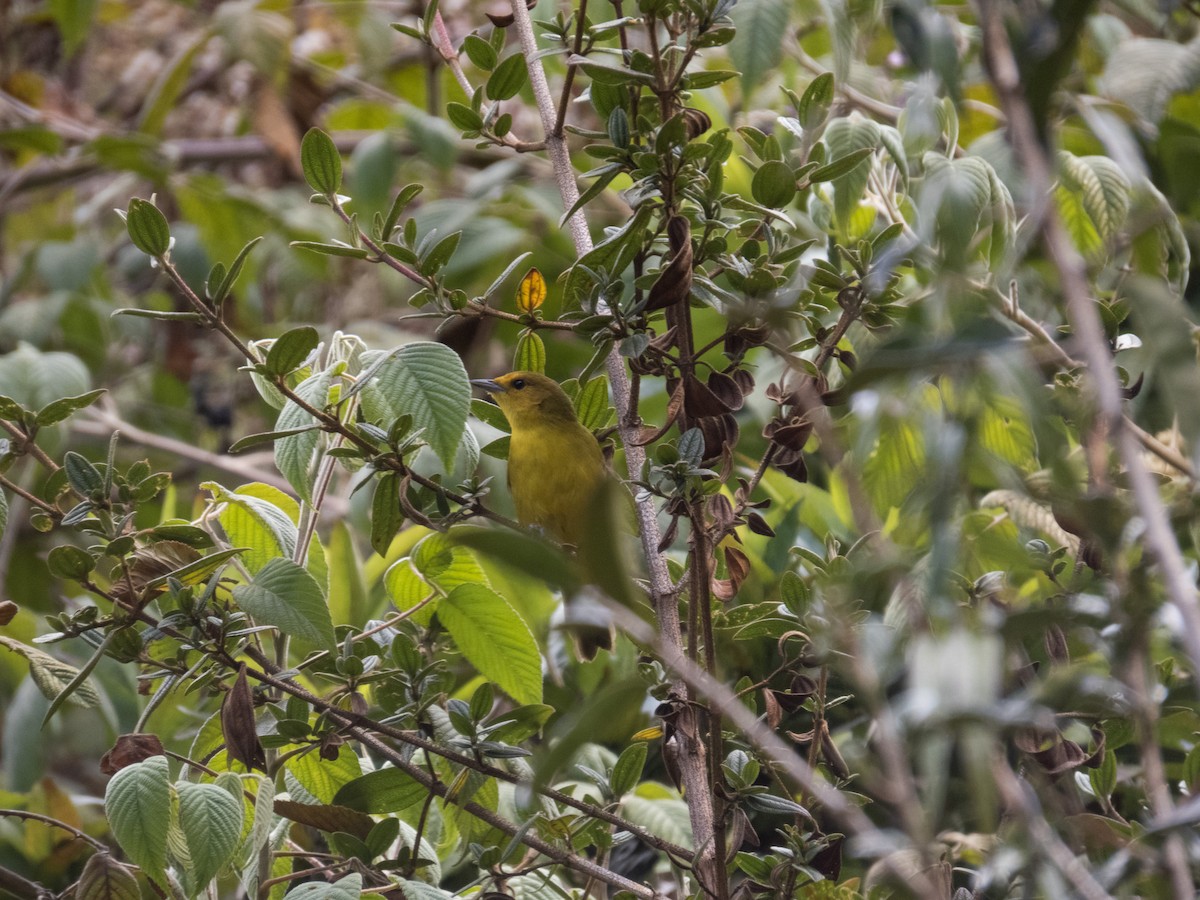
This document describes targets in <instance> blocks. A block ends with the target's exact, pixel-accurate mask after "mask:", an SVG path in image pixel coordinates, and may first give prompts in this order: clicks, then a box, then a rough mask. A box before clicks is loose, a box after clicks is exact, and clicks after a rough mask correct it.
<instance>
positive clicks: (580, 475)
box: [508, 420, 606, 545]
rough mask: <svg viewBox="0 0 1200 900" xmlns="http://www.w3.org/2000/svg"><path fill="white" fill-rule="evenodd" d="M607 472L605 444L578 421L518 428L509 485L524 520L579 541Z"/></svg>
mask: <svg viewBox="0 0 1200 900" xmlns="http://www.w3.org/2000/svg"><path fill="white" fill-rule="evenodd" d="M605 472H606V469H605V465H604V456H603V454H602V453H601V452H600V445H599V444H597V443H596V439H595V437H593V436H592V433H591V432H590V431H588V430H587V429H586V428H584V427H583V426H582V425H580V424H579V422H577V421H574V422H573V421H562V420H556V421H550V422H546V423H543V424H536V425H525V426H524V427H514V428H513V432H512V439H511V441H510V443H509V451H508V486H509V490H510V491H511V492H512V497H513V503H514V505H515V506H516V510H517V518H518V519H519V520H520V521H521V522H522V523H525V524H533V525H541V526H542V527H543V528H545V529H546V531H547V533H548V534H550V535H551V536H553V537H555V538H557V539H558V540H560V541H562V542H564V543H568V544H576V545H578V544H579V541H580V539H581V538H582V537H583V534H584V532H585V528H584V524H585V522H586V521H587V518H588V515H589V506H590V504H591V502H592V500H593V498H594V497H595V494H596V491H597V489H598V488H599V486H600V483H601V482H602V481H603V480H604V477H605Z"/></svg>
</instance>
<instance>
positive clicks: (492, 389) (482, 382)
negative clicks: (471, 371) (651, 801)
mask: <svg viewBox="0 0 1200 900" xmlns="http://www.w3.org/2000/svg"><path fill="white" fill-rule="evenodd" d="M471 384H472V385H474V386H475V387H477V388H479V389H480V390H483V391H487V392H488V393H489V394H503V393H504V392H505V391H506V390H507V388H505V387H504V385H502V384H501V383H500V382H498V381H493V380H492V379H490V378H472V379H471Z"/></svg>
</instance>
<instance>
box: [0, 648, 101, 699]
mask: <svg viewBox="0 0 1200 900" xmlns="http://www.w3.org/2000/svg"><path fill="white" fill-rule="evenodd" d="M0 647H7V648H8V649H9V650H11V651H12V652H13V653H16V654H18V655H20V656H23V657H25V659H26V660H27V661H28V662H29V674H30V677H32V678H33V682H34V684H36V685H37V687H38V690H39V691H41V692H42V695H43V696H44V697H45V698H46V699H47V700H53V699H54V698H55V697H57V696H58V695H59V694H61V693H62V692H63V690H64V689H66V687H67V686H68V685H69V684H70V683H71V682H72V681H73V680H74V679H75V677H76V676H77V675H78V674H79V670H78V669H76V668H75V667H74V666H72V665H68V664H67V663H65V662H62V661H60V660H58V659H55V658H54V657H53V656H51V655H50V654H49V653H43V652H42V651H41V650H38V649H36V648H34V647H27V646H25V645H24V644H22V643H21V642H20V641H16V640H13V639H12V638H10V637H5V636H4V635H0ZM67 702H68V703H71V704H73V705H75V706H83V707H88V708H91V707H94V706H99V705H100V695H99V694H97V693H96V689H95V688H93V687H92V686H91V684H89V683H88V682H86V681H85V682H83V683H82V684H81V685H79V686H78V687H76V688H75V690H74V691H73V692H72V693H71V695H70V696H69V697H68V698H67Z"/></svg>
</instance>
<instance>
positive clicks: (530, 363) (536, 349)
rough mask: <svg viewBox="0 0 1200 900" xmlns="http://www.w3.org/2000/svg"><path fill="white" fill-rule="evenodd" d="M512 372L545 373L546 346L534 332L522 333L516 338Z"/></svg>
mask: <svg viewBox="0 0 1200 900" xmlns="http://www.w3.org/2000/svg"><path fill="white" fill-rule="evenodd" d="M513 371H515V372H545V371H546V344H545V342H544V341H543V340H542V336H541V335H540V334H538V333H537V332H536V331H525V332H522V334H521V336H520V337H519V338H517V349H516V352H515V353H514V354H513Z"/></svg>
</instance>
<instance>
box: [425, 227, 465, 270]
mask: <svg viewBox="0 0 1200 900" xmlns="http://www.w3.org/2000/svg"><path fill="white" fill-rule="evenodd" d="M461 239H462V232H461V231H456V232H454V233H453V234H448V235H446V236H445V237H444V238H442V239H441V240H440V241H438V242H437V243H436V244H435V245H434V247H433V249H432V250H430V251H429V252H428V253H426V254H425V255H424V256H422V257H421V271H422V272H423V273H425V274H427V275H432V274H434V273H435V272H437V271H438V270H439V269H440V268H442V266H444V265H445V264H446V263H448V262H449V261H450V257H451V256H453V255H454V251H455V250H457V249H458V242H459V240H461Z"/></svg>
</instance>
